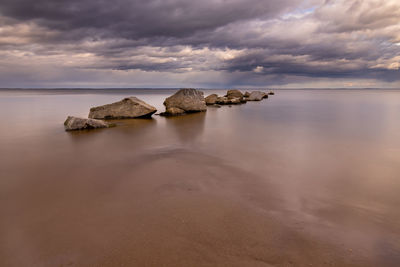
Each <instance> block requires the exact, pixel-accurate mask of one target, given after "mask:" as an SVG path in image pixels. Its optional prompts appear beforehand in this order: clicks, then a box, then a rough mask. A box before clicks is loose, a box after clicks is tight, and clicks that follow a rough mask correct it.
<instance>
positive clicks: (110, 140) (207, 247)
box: [0, 90, 400, 266]
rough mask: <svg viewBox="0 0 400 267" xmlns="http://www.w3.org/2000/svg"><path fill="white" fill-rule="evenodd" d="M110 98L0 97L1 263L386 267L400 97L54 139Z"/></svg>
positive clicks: (324, 99)
mask: <svg viewBox="0 0 400 267" xmlns="http://www.w3.org/2000/svg"><path fill="white" fill-rule="evenodd" d="M125 94H126V95H137V96H138V97H139V98H142V99H144V100H145V101H147V102H149V103H150V104H153V105H156V106H157V105H158V106H157V107H158V108H161V107H160V103H162V100H163V99H164V98H165V96H167V95H169V94H171V92H170V91H162V90H160V91H154V93H148V92H142V91H134V92H132V91H130V92H126V91H123V90H122V91H121V92H116V93H115V92H114V93H112V92H108V91H107V92H93V93H92V92H90V93H76V92H75V93H74V92H72V93H71V92H70V91H66V92H60V93H55V94H54V93H52V94H49V93H46V92H44V93H42V92H40V93H30V94H27V93H24V92H21V93H18V94H13V93H9V92H7V93H5V92H3V93H0V111H2V114H4V116H3V117H2V118H1V121H0V125H1V126H0V136H1V138H0V145H1V152H0V162H1V163H0V177H1V179H0V199H1V201H0V212H1V213H0V214H1V220H0V266H399V264H400V211H399V210H398V207H399V205H400V195H399V193H398V192H400V178H399V177H400V138H399V137H400V123H399V118H400V91H341V90H335V91H319V90H317V91H314V90H303V91H278V92H277V95H276V96H274V97H272V98H271V99H268V100H266V101H263V102H257V103H255V102H254V103H248V104H246V105H240V106H233V107H231V108H229V107H222V108H219V109H217V108H210V109H209V110H208V111H207V113H202V114H192V115H187V116H182V117H176V118H164V117H159V116H155V117H154V119H150V120H145V119H139V120H126V121H116V122H117V123H118V124H119V125H118V127H115V128H111V129H101V130H94V131H84V132H75V133H66V132H64V131H63V128H62V122H63V120H64V119H65V117H66V116H67V115H83V116H84V115H87V112H88V109H89V107H90V106H94V105H97V104H104V103H109V102H112V101H114V100H118V99H120V98H122V97H123V96H124V95H125ZM220 94H221V92H220ZM74 112H76V113H74Z"/></svg>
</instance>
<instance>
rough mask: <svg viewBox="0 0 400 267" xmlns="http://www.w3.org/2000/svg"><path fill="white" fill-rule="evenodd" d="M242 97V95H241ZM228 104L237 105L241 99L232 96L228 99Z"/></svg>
mask: <svg viewBox="0 0 400 267" xmlns="http://www.w3.org/2000/svg"><path fill="white" fill-rule="evenodd" d="M242 98H243V97H242ZM230 102H231V103H230V104H235V105H237V104H241V103H242V100H241V99H240V98H232V99H230Z"/></svg>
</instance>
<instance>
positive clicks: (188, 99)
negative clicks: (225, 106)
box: [163, 89, 207, 115]
mask: <svg viewBox="0 0 400 267" xmlns="http://www.w3.org/2000/svg"><path fill="white" fill-rule="evenodd" d="M164 106H165V112H164V113H163V115H177V114H182V113H191V112H200V111H206V110H207V107H206V102H205V100H204V95H203V92H201V91H198V90H196V89H181V90H179V91H178V92H176V93H175V94H174V95H172V96H170V97H168V98H167V99H165V101H164ZM182 110H183V112H182ZM177 112H178V113H177Z"/></svg>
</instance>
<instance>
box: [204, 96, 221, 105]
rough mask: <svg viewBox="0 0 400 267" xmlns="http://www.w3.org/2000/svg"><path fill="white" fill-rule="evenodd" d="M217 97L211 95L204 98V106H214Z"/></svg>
mask: <svg viewBox="0 0 400 267" xmlns="http://www.w3.org/2000/svg"><path fill="white" fill-rule="evenodd" d="M217 99H218V95H217V94H211V95H209V96H207V97H206V98H205V101H206V105H215V104H216V103H217Z"/></svg>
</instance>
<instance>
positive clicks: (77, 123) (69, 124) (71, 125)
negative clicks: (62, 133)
mask: <svg viewBox="0 0 400 267" xmlns="http://www.w3.org/2000/svg"><path fill="white" fill-rule="evenodd" d="M109 126H110V125H109V124H108V123H107V122H105V121H102V120H95V119H88V118H78V117H73V116H68V118H67V119H66V120H65V122H64V129H65V130H66V131H75V130H85V129H96V128H107V127H109Z"/></svg>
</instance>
